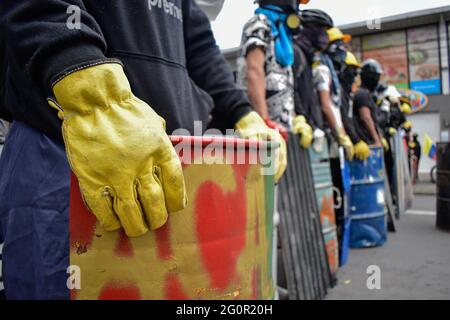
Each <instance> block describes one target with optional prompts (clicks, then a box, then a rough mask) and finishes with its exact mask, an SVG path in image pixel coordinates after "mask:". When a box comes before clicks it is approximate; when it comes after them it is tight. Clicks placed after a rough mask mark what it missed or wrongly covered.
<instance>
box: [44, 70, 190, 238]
mask: <svg viewBox="0 0 450 320" xmlns="http://www.w3.org/2000/svg"><path fill="white" fill-rule="evenodd" d="M53 93H54V95H55V97H56V100H57V102H56V101H52V100H49V103H50V105H51V106H52V107H54V108H58V109H60V112H59V113H60V116H61V115H62V116H63V118H64V120H63V124H62V131H63V137H64V142H65V145H66V152H67V157H68V160H69V163H70V166H71V167H72V170H73V172H74V173H75V175H76V176H77V178H78V180H79V184H80V189H81V192H82V195H83V198H84V201H85V203H86V205H87V206H88V207H89V208H90V210H91V211H92V213H93V214H95V216H96V217H97V218H98V220H99V222H100V224H101V225H102V226H103V227H104V228H105V229H106V230H109V231H113V230H117V229H119V228H120V227H123V228H124V229H125V232H126V234H127V235H128V236H130V237H137V236H141V235H143V234H145V233H146V232H147V231H148V229H149V228H150V229H152V230H154V229H157V228H159V227H161V226H163V225H164V224H165V223H166V221H167V218H168V212H175V211H179V210H181V209H183V208H184V207H185V206H186V202H187V197H186V192H185V183H184V178H183V172H182V167H181V163H180V160H179V158H178V156H177V154H176V152H175V149H174V148H173V146H172V143H171V142H170V140H169V137H168V136H167V135H166V132H165V121H164V119H162V118H161V117H159V116H158V115H157V114H156V112H155V111H153V109H152V108H150V106H149V105H148V104H146V103H145V102H143V101H141V100H139V99H138V98H136V97H135V96H134V95H133V93H132V92H131V88H130V84H129V83H128V79H127V77H126V76H125V73H124V71H123V68H122V66H121V65H120V64H117V63H106V64H101V65H97V66H93V67H89V68H86V69H83V70H80V71H76V72H74V73H71V74H69V75H67V76H66V77H64V78H63V79H61V80H60V81H58V82H57V83H56V84H55V85H54V87H53Z"/></svg>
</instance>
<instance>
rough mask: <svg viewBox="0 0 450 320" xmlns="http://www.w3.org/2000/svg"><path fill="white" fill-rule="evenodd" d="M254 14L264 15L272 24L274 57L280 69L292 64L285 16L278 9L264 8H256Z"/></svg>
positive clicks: (292, 52)
mask: <svg viewBox="0 0 450 320" xmlns="http://www.w3.org/2000/svg"><path fill="white" fill-rule="evenodd" d="M255 13H256V14H263V15H265V16H266V17H267V18H268V19H269V20H270V22H271V23H272V36H273V38H274V39H275V57H276V60H277V62H278V63H279V64H280V65H281V66H282V67H289V66H292V65H293V64H294V48H293V44H292V33H291V30H290V29H289V28H288V26H287V25H286V18H287V16H288V15H287V14H286V13H284V12H283V10H282V9H281V8H280V7H277V6H266V7H264V8H258V9H256V11H255Z"/></svg>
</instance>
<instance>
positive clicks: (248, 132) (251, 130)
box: [235, 111, 287, 183]
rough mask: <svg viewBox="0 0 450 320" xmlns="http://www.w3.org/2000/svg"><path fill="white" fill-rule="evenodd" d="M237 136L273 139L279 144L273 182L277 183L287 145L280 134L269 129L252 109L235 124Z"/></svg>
mask: <svg viewBox="0 0 450 320" xmlns="http://www.w3.org/2000/svg"><path fill="white" fill-rule="evenodd" d="M235 129H236V130H237V133H238V134H239V136H241V137H242V138H245V139H256V140H260V141H274V142H278V143H279V144H280V147H279V148H278V149H277V151H276V159H275V182H276V183H278V181H280V179H281V177H282V176H283V173H284V171H285V170H286V166H287V146H286V141H284V139H283V137H282V136H281V134H280V133H279V132H278V131H276V130H273V129H270V128H269V127H268V126H267V125H266V123H265V122H264V120H263V119H262V118H261V117H260V116H259V114H258V113H256V112H255V111H252V112H250V113H248V114H247V115H245V116H244V117H242V118H241V119H240V120H239V121H238V123H237V124H236V126H235Z"/></svg>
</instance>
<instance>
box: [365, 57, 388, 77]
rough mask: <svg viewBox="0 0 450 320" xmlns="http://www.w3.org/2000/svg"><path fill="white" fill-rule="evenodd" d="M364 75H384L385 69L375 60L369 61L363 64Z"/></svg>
mask: <svg viewBox="0 0 450 320" xmlns="http://www.w3.org/2000/svg"><path fill="white" fill-rule="evenodd" d="M361 73H362V74H378V75H382V74H383V68H382V67H381V64H380V63H379V62H378V61H377V60H375V59H367V60H366V61H364V62H363V64H362V67H361Z"/></svg>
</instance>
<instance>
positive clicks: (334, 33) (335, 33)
mask: <svg viewBox="0 0 450 320" xmlns="http://www.w3.org/2000/svg"><path fill="white" fill-rule="evenodd" d="M327 34H328V39H329V41H330V43H331V42H335V41H338V40H342V41H344V42H345V43H348V42H350V40H352V36H351V35H349V34H343V33H342V31H341V30H340V29H339V28H337V27H332V28H329V29H328V30H327Z"/></svg>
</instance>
